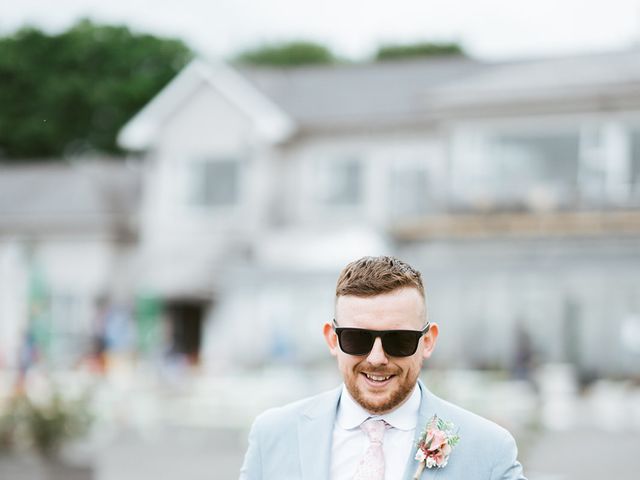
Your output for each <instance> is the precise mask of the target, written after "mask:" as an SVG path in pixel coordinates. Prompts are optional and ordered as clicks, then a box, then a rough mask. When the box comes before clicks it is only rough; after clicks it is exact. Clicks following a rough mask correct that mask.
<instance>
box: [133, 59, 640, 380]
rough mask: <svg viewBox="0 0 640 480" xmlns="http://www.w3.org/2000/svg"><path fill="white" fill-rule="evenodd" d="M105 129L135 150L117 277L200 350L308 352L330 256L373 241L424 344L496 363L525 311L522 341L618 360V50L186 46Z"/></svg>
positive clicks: (623, 290)
mask: <svg viewBox="0 0 640 480" xmlns="http://www.w3.org/2000/svg"><path fill="white" fill-rule="evenodd" d="M120 143H121V144H122V146H123V147H125V148H127V149H129V150H131V151H134V152H138V155H139V156H142V158H143V159H144V165H145V168H144V174H143V180H142V192H143V195H142V199H141V203H140V222H139V228H138V243H137V245H136V255H135V258H134V259H133V260H131V262H130V263H128V265H129V266H130V271H131V272H132V274H131V275H130V276H128V280H127V282H128V283H127V285H130V291H129V293H130V295H132V296H141V295H142V296H148V297H149V298H158V299H161V301H162V303H163V305H164V313H165V320H163V321H164V322H165V323H166V325H168V326H170V327H171V333H170V340H169V343H171V345H172V348H173V349H174V351H175V352H176V353H187V354H192V355H195V356H197V355H200V357H201V359H202V360H203V363H204V365H205V366H207V367H209V368H211V369H215V368H217V367H219V366H220V365H225V364H227V363H229V362H232V361H233V362H239V363H240V364H245V365H257V364H262V363H264V362H265V361H277V360H278V359H280V360H281V361H298V362H315V361H319V360H321V359H326V358H327V354H326V351H325V347H324V346H323V341H322V339H321V335H320V328H321V325H322V322H323V321H325V320H327V319H330V318H331V316H332V313H333V311H332V310H333V308H332V303H333V288H334V285H335V280H336V277H337V275H338V272H339V270H340V268H341V267H342V266H343V265H344V264H346V263H347V262H348V261H350V260H352V259H355V258H357V257H359V256H362V255H368V254H370V255H376V254H382V253H385V254H387V253H390V254H396V255H398V256H399V257H401V258H405V259H406V260H408V261H410V262H411V263H413V264H415V265H416V266H417V267H418V268H420V269H421V270H422V271H423V274H424V277H425V281H426V284H427V289H428V292H429V303H430V310H431V316H432V320H433V321H437V322H438V323H440V325H441V331H442V335H441V340H440V342H441V343H440V347H439V349H438V353H437V354H436V358H434V361H435V362H439V363H441V364H447V365H488V366H493V365H497V366H503V367H507V366H510V365H511V364H512V363H513V357H514V355H515V353H516V350H517V348H519V346H520V344H518V343H517V341H516V340H515V339H516V336H517V332H518V331H525V332H526V335H528V336H529V337H530V339H531V341H532V344H533V349H534V350H535V351H536V352H537V354H538V356H539V357H540V359H541V360H552V361H563V360H567V361H572V362H574V363H576V364H578V365H580V366H581V367H582V368H583V370H584V371H594V372H596V373H614V374H626V375H629V374H637V365H638V364H639V363H638V360H639V355H640V345H638V341H637V335H636V337H633V335H629V334H628V332H637V331H640V325H637V323H638V318H639V314H640V301H639V300H638V299H639V298H640V281H639V280H640V274H638V272H640V52H638V51H628V52H619V53H612V54H607V55H585V56H576V57H570V58H557V59H552V60H548V59H547V60H544V59H543V60H528V61H519V62H503V63H483V62H478V61H475V60H471V59H468V58H464V57H454V58H445V59H433V60H414V61H394V62H385V63H377V64H366V65H339V66H331V67H308V68H296V69H287V70H283V69H265V68H249V67H242V66H229V65H221V64H217V63H206V62H203V61H201V60H196V61H194V62H193V63H191V64H190V65H189V66H188V67H186V68H185V70H184V71H183V72H182V73H181V74H179V75H178V76H177V77H176V78H175V79H174V80H173V81H172V82H171V83H170V84H169V85H168V86H167V87H166V88H165V89H164V90H163V91H162V92H161V93H160V94H159V95H158V96H157V97H156V98H155V99H154V100H152V101H151V102H150V103H149V104H148V105H147V106H146V107H145V108H144V109H143V110H142V111H141V112H139V114H138V115H136V116H135V117H134V118H133V119H132V120H131V121H130V122H129V123H128V124H127V125H126V126H125V127H124V129H123V130H122V132H121V135H120ZM625 332H626V333H625ZM633 338H636V340H633ZM520 342H522V340H520Z"/></svg>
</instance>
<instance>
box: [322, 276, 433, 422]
mask: <svg viewBox="0 0 640 480" xmlns="http://www.w3.org/2000/svg"><path fill="white" fill-rule="evenodd" d="M336 322H337V324H338V326H340V327H354V328H366V329H370V330H420V329H421V328H422V327H423V326H424V324H425V305H424V300H423V299H422V297H421V296H420V293H419V292H418V290H416V289H415V288H412V287H408V288H402V289H399V290H395V291H393V292H390V293H385V294H382V295H376V296H374V297H356V296H353V295H346V296H341V297H338V300H337V302H336ZM324 336H325V340H326V341H327V344H328V345H329V349H330V350H331V353H332V355H334V356H335V357H337V359H338V367H339V368H340V372H341V373H342V377H343V379H344V383H345V385H346V387H347V389H348V391H349V393H350V394H351V396H352V397H353V398H354V399H355V400H356V401H357V402H358V403H359V404H360V405H361V406H362V407H363V408H364V409H365V410H367V411H369V412H370V413H373V414H382V413H386V412H389V411H391V410H393V409H395V408H396V407H398V406H399V405H401V404H402V403H403V402H404V401H405V400H406V399H407V398H408V396H409V394H410V393H411V391H412V390H413V388H414V386H415V384H416V381H417V380H418V376H419V374H420V369H421V368H422V362H423V361H424V359H425V358H429V357H430V356H431V352H432V351H433V348H434V346H435V342H436V338H437V336H438V326H437V325H436V324H431V327H430V329H429V332H428V333H427V334H426V335H424V336H423V337H422V338H421V339H420V342H419V343H418V349H417V350H416V352H415V353H414V354H413V355H411V356H409V357H391V356H389V355H387V354H386V353H385V351H384V350H383V348H382V341H381V339H380V337H378V338H376V340H375V343H374V345H373V348H372V350H371V351H370V352H369V353H368V354H366V355H349V354H347V353H344V352H343V351H342V350H340V347H339V345H338V338H337V336H336V334H335V332H334V331H333V328H332V327H331V324H329V323H327V324H325V325H324ZM372 377H375V378H372ZM381 377H384V378H385V379H384V380H381ZM386 377H389V378H386Z"/></svg>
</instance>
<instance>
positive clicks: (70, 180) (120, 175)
mask: <svg viewBox="0 0 640 480" xmlns="http://www.w3.org/2000/svg"><path fill="white" fill-rule="evenodd" d="M138 193H139V173H138V172H137V171H136V170H135V169H133V168H132V167H131V166H128V165H126V164H124V162H122V161H119V162H117V161H115V160H114V161H110V162H94V161H91V162H85V163H75V164H62V163H43V164H34V165H26V166H10V167H7V166H4V167H2V168H0V235H1V234H3V233H10V234H12V235H15V234H34V235H38V234H40V233H45V232H46V233H50V232H56V233H57V232H76V233H115V234H124V233H127V231H128V230H130V227H131V226H130V225H129V223H130V221H131V220H132V217H133V215H134V214H135V212H136V211H137V205H138Z"/></svg>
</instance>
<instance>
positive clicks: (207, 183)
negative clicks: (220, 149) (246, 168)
mask: <svg viewBox="0 0 640 480" xmlns="http://www.w3.org/2000/svg"><path fill="white" fill-rule="evenodd" d="M189 177H190V178H189V180H190V181H189V191H188V198H189V203H190V204H192V205H196V206H202V207H229V206H233V205H236V204H237V203H238V202H239V181H240V164H239V162H238V159H236V158H209V159H204V160H196V161H193V162H192V163H191V165H190V172H189Z"/></svg>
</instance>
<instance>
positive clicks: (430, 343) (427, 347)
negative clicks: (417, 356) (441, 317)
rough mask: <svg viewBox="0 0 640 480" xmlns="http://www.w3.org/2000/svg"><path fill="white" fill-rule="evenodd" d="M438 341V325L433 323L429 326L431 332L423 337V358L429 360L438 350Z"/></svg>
mask: <svg viewBox="0 0 640 480" xmlns="http://www.w3.org/2000/svg"><path fill="white" fill-rule="evenodd" d="M437 340H438V324H437V323H432V324H430V325H429V331H428V332H427V333H425V334H424V336H423V337H422V343H423V345H424V350H423V351H422V356H423V357H424V358H429V357H430V356H431V354H432V353H433V349H434V348H436V341H437Z"/></svg>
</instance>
